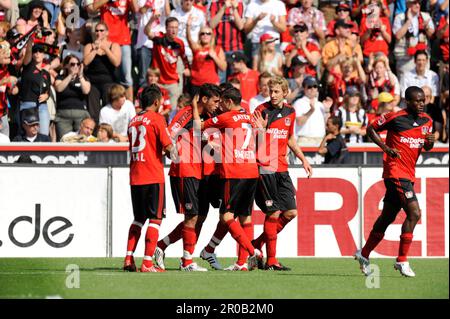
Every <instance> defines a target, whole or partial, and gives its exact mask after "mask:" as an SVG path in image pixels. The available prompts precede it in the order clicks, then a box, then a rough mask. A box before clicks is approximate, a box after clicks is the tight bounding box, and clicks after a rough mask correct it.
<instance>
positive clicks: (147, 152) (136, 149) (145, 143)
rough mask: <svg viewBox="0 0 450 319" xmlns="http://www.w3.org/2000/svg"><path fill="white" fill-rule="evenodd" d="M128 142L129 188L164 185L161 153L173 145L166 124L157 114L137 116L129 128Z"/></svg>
mask: <svg viewBox="0 0 450 319" xmlns="http://www.w3.org/2000/svg"><path fill="white" fill-rule="evenodd" d="M128 139H129V141H130V152H131V160H130V185H147V184H161V183H164V164H163V160H162V153H163V150H164V148H165V147H167V146H168V145H170V144H171V143H172V141H171V139H170V137H169V134H168V132H167V126H166V120H165V119H164V117H163V116H162V115H160V114H158V113H156V112H153V111H147V112H141V113H139V114H138V115H136V116H135V117H134V118H133V119H132V120H131V122H130V124H129V125H128Z"/></svg>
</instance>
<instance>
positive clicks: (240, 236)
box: [226, 219, 255, 256]
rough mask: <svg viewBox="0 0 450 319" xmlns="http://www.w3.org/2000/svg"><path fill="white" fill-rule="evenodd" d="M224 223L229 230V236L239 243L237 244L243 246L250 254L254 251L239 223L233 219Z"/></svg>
mask: <svg viewBox="0 0 450 319" xmlns="http://www.w3.org/2000/svg"><path fill="white" fill-rule="evenodd" d="M226 224H227V226H228V231H229V232H230V234H231V236H232V237H233V238H234V239H235V240H236V241H237V242H238V243H239V245H241V246H243V247H244V249H246V250H247V251H248V253H249V254H250V255H251V256H252V255H253V254H254V253H255V249H254V248H253V246H252V243H251V242H250V239H248V238H247V235H245V232H244V230H243V229H242V227H241V224H239V223H238V222H237V221H235V220H234V219H231V220H229V221H227V222H226Z"/></svg>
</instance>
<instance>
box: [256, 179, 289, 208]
mask: <svg viewBox="0 0 450 319" xmlns="http://www.w3.org/2000/svg"><path fill="white" fill-rule="evenodd" d="M295 194H296V191H295V188H294V185H293V184H292V180H291V177H290V176H289V173H288V172H281V173H279V172H275V173H273V174H261V175H260V176H259V180H258V188H257V190H256V196H255V201H256V205H258V207H259V208H260V209H261V210H262V211H263V212H264V213H265V214H267V213H273V212H276V211H278V210H280V211H282V212H283V211H287V210H293V209H297V203H296V201H295Z"/></svg>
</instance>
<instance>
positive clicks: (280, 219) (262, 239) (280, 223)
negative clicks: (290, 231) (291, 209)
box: [252, 214, 292, 250]
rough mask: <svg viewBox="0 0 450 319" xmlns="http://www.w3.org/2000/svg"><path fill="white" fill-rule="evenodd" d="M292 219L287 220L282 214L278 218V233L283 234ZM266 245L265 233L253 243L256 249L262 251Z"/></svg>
mask: <svg viewBox="0 0 450 319" xmlns="http://www.w3.org/2000/svg"><path fill="white" fill-rule="evenodd" d="M291 220H292V219H288V218H286V217H285V216H284V215H283V214H280V217H278V223H277V233H279V232H281V231H282V230H283V229H284V227H285V226H286V225H287V224H288V223H289V222H290V221H291ZM265 243H266V239H265V236H264V232H263V233H261V235H259V237H258V238H256V239H255V240H253V241H252V244H253V246H254V247H255V248H257V249H259V250H261V249H262V247H263V246H264V244H265Z"/></svg>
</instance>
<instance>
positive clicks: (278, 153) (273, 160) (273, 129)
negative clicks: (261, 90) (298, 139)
mask: <svg viewBox="0 0 450 319" xmlns="http://www.w3.org/2000/svg"><path fill="white" fill-rule="evenodd" d="M256 110H258V111H259V112H261V114H262V116H263V117H264V118H266V119H268V121H267V129H266V136H265V146H266V149H264V150H260V149H259V150H258V163H259V165H260V166H261V167H262V168H264V170H269V171H273V172H286V171H287V170H288V166H289V165H288V162H287V160H286V154H287V147H288V141H289V138H290V137H291V136H292V135H293V134H294V123H295V110H294V108H293V107H292V106H290V105H289V104H287V103H285V104H284V105H283V107H282V108H276V107H274V106H272V103H270V101H269V102H266V103H263V104H261V105H259V106H258V107H257V108H256Z"/></svg>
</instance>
